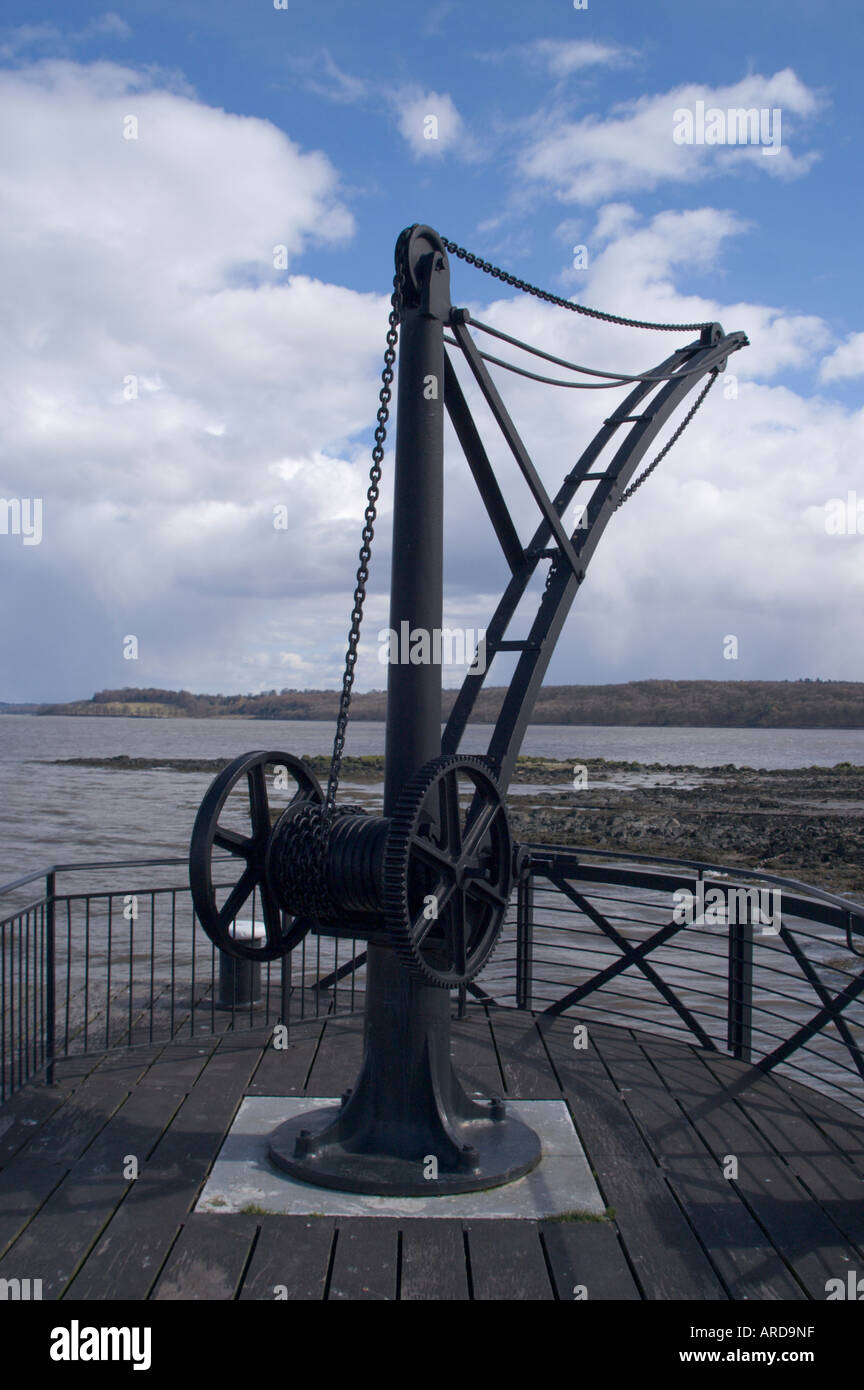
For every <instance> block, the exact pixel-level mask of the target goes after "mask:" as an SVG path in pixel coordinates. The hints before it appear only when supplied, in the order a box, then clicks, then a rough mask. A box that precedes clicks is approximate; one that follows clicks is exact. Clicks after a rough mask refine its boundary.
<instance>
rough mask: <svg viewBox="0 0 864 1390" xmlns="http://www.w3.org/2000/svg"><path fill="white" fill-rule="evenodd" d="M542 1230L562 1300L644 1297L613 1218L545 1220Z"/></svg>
mask: <svg viewBox="0 0 864 1390" xmlns="http://www.w3.org/2000/svg"><path fill="white" fill-rule="evenodd" d="M540 1231H541V1235H542V1238H543V1243H544V1245H545V1246H546V1256H547V1259H548V1261H549V1265H550V1267H551V1269H552V1278H553V1281H554V1285H555V1292H556V1294H557V1296H558V1298H559V1299H561V1300H562V1301H564V1302H573V1301H574V1299H576V1298H577V1295H578V1298H579V1300H580V1301H581V1300H582V1299H583V1298H585V1299H587V1300H588V1301H589V1302H591V1303H597V1302H605V1301H606V1300H610V1299H615V1300H621V1301H628V1302H632V1301H635V1300H638V1299H639V1298H641V1294H640V1293H639V1289H638V1287H637V1285H636V1282H635V1280H634V1278H633V1275H632V1274H631V1272H630V1266H629V1265H628V1263H627V1260H626V1258H625V1256H624V1251H623V1249H622V1247H621V1242H620V1240H619V1238H618V1235H617V1233H616V1231H615V1227H614V1226H613V1224H612V1222H611V1221H544V1222H542V1223H541V1226H540ZM583 1289H584V1294H583V1293H582V1290H583Z"/></svg>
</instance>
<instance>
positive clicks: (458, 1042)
mask: <svg viewBox="0 0 864 1390" xmlns="http://www.w3.org/2000/svg"><path fill="white" fill-rule="evenodd" d="M450 1052H451V1056H452V1058H453V1064H454V1066H455V1068H456V1072H457V1074H458V1076H459V1079H460V1081H461V1082H462V1085H463V1086H464V1087H465V1090H466V1091H467V1092H468V1094H469V1095H471V1094H473V1093H474V1092H475V1091H476V1092H479V1093H480V1095H483V1096H489V1095H493V1096H500V1095H502V1094H503V1091H504V1078H503V1076H502V1075H501V1068H500V1066H499V1065H498V1056H497V1053H496V1052H495V1043H494V1040H493V1038H492V1029H491V1027H490V1026H489V1020H488V1018H487V1017H486V1011H485V1009H482V1008H480V1007H479V1006H478V1007H475V1008H473V1009H472V1010H471V1011H470V1013H469V1015H468V1017H466V1018H454V1019H453V1021H452V1024H451V1047H450Z"/></svg>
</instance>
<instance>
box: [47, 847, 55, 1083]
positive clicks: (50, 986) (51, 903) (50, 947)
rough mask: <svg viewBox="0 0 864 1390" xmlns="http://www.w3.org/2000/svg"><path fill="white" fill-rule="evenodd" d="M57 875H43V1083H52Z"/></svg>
mask: <svg viewBox="0 0 864 1390" xmlns="http://www.w3.org/2000/svg"><path fill="white" fill-rule="evenodd" d="M56 895H57V875H56V874H55V872H54V870H53V869H52V870H51V872H50V873H48V874H47V875H46V877H45V1050H46V1053H47V1057H46V1067H45V1084H46V1086H53V1084H54V1051H55V1048H56V1045H57V1043H56V1038H55V1033H54V1028H55V1022H54V1015H55V1012H56V1007H57V1000H56V990H57V979H56V974H57V953H56V949H55V947H56V915H55V900H56Z"/></svg>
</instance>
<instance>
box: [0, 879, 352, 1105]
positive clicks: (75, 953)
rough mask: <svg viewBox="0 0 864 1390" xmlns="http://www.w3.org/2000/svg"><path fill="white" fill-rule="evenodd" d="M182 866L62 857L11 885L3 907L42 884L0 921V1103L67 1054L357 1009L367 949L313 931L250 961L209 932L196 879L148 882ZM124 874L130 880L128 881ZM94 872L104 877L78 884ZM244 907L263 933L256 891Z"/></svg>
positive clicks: (3, 892)
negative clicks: (197, 904) (199, 916)
mask: <svg viewBox="0 0 864 1390" xmlns="http://www.w3.org/2000/svg"><path fill="white" fill-rule="evenodd" d="M177 866H183V867H184V868H185V867H186V866H187V861H186V860H184V859H150V860H148V859H144V860H122V861H117V862H113V863H97V864H58V865H55V866H54V867H53V868H51V869H49V870H47V871H44V872H42V873H39V874H29V875H26V876H25V877H23V878H19V879H16V880H15V881H14V882H13V883H10V884H6V885H5V886H4V887H2V888H0V904H2V903H3V900H4V897H5V898H7V899H8V898H12V897H13V896H15V895H20V892H21V890H22V889H23V888H24V887H25V886H27V885H30V884H32V883H34V882H36V881H39V880H41V881H42V883H43V884H44V892H43V893H42V895H41V896H40V897H39V898H38V899H37V900H36V901H30V902H28V903H27V904H26V906H24V907H21V908H19V909H18V910H17V911H12V912H11V913H9V914H8V915H6V916H5V917H4V918H3V919H2V920H0V1102H2V1101H3V1100H5V1099H6V1098H7V1096H9V1095H11V1094H12V1092H13V1091H15V1090H17V1089H18V1088H19V1087H20V1086H22V1085H23V1084H25V1082H27V1081H28V1080H31V1079H32V1078H33V1077H34V1076H36V1075H39V1074H44V1076H45V1080H46V1081H47V1082H49V1083H51V1082H52V1081H53V1079H54V1063H55V1061H56V1060H57V1059H58V1058H62V1057H69V1056H73V1055H77V1054H80V1053H87V1052H91V1051H95V1050H100V1051H101V1050H103V1049H106V1048H111V1047H118V1046H126V1047H130V1046H135V1045H136V1044H142V1043H143V1044H146V1043H158V1042H162V1041H168V1040H170V1039H175V1038H176V1039H187V1040H188V1039H191V1038H197V1037H203V1036H206V1035H210V1034H214V1033H220V1032H224V1031H226V1030H227V1029H235V1030H236V1029H240V1028H258V1027H261V1026H270V1025H275V1024H276V1023H277V1022H279V1023H285V1024H286V1025H287V1026H288V1027H289V1029H290V1026H291V1023H292V1022H294V1021H296V1020H298V1019H302V1018H307V1017H317V1016H319V1015H322V1014H326V1013H332V1012H334V1011H339V1012H342V1011H352V1010H354V1009H356V1008H357V1007H359V1004H360V1002H361V1001H362V995H363V978H364V972H363V969H362V963H360V964H358V963H357V957H358V955H360V954H361V953H362V949H363V944H364V943H362V942H359V941H354V940H351V939H347V940H346V939H342V940H341V941H336V940H333V939H332V938H327V937H317V936H307V937H306V938H304V940H303V941H302V942H301V943H300V945H299V946H298V947H297V948H296V949H295V950H294V951H293V952H292V953H291V954H290V956H286V957H283V958H282V959H281V960H277V961H273V962H262V963H261V964H260V965H258V964H254V965H253V964H250V965H249V966H248V967H246V966H245V963H243V962H238V961H235V960H233V959H232V958H230V957H228V956H226V955H224V954H223V953H222V952H220V951H217V950H216V948H215V947H214V946H212V945H211V943H210V942H209V941H208V940H207V938H206V937H205V936H204V933H203V932H202V931H201V930H200V928H199V927H198V925H197V923H196V921H195V915H194V911H193V907H192V899H191V895H190V892H189V886H188V883H186V882H183V883H178V882H166V883H162V884H158V885H154V884H153V883H152V879H151V881H150V882H149V883H146V882H144V883H142V875H143V874H145V873H148V874H149V873H150V872H151V871H153V870H157V869H162V870H170V869H175V871H176V867H177ZM120 871H129V876H128V877H126V878H125V879H124V881H123V882H122V886H120V887H118V886H117V876H118V873H119V872H120ZM84 874H87V875H90V876H91V877H92V878H93V879H94V880H95V882H91V883H88V884H87V885H86V887H84V888H82V889H77V888H76V886H75V882H76V881H79V882H80V879H81V876H82V875H84ZM67 876H68V877H70V878H71V879H72V880H73V882H72V884H70V886H68V887H67V886H66V885H65V884H64V883H62V880H63V879H65V878H67ZM58 885H59V886H58ZM0 910H2V909H0ZM244 912H246V913H247V915H248V918H249V924H250V927H251V928H252V929H253V930H254V926H255V924H256V922H260V920H261V911H260V904H259V902H258V898H257V892H256V894H254V895H253V897H252V899H251V900H250V902H249V903H247V905H246V908H245V909H244Z"/></svg>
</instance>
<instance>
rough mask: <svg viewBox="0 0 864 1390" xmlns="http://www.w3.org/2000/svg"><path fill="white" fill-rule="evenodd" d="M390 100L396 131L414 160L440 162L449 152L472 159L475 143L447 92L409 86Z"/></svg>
mask: <svg viewBox="0 0 864 1390" xmlns="http://www.w3.org/2000/svg"><path fill="white" fill-rule="evenodd" d="M392 100H393V106H394V109H395V112H396V120H397V124H398V126H399V131H400V133H401V135H402V136H404V138H405V140H406V141H407V142H408V145H409V146H410V148H411V152H412V153H413V154H414V155H415V157H416V158H418V159H440V158H441V157H442V156H443V155H444V154H445V153H448V152H450V151H452V152H453V153H455V154H457V155H460V156H461V157H462V158H471V157H473V155H474V153H475V150H476V146H475V142H474V140H473V138H472V137H471V136H470V135H469V134H468V131H467V130H466V128H465V123H464V122H463V120H462V117H461V116H460V114H459V112H458V111H457V109H456V106H455V104H454V102H453V98H452V97H451V96H450V95H449V93H448V92H435V91H432V90H429V89H425V88H422V87H418V86H416V85H409V86H405V87H402V88H400V89H399V90H398V91H397V92H396V93H395V94H394V96H393V99H392Z"/></svg>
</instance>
